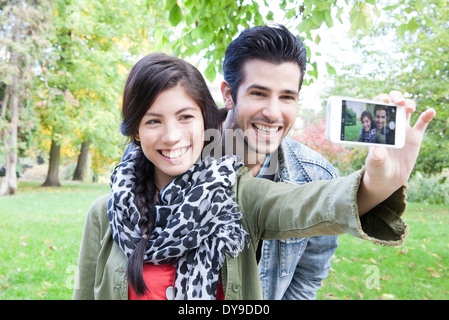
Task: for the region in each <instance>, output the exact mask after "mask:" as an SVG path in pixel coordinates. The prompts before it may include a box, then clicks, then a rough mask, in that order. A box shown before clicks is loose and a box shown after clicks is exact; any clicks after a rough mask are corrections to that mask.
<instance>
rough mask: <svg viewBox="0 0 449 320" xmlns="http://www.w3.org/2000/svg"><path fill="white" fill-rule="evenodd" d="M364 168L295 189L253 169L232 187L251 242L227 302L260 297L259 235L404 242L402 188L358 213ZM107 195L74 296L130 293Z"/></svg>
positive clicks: (87, 241)
mask: <svg viewBox="0 0 449 320" xmlns="http://www.w3.org/2000/svg"><path fill="white" fill-rule="evenodd" d="M362 174H363V171H358V172H355V173H353V174H351V175H349V176H348V177H345V178H337V179H334V180H330V181H314V182H310V183H307V184H305V185H303V186H300V187H297V186H293V185H290V184H287V183H273V182H271V181H268V180H265V179H254V178H253V177H252V175H251V173H250V172H249V171H248V170H244V172H242V173H241V175H239V177H238V180H237V182H236V184H235V185H234V186H233V191H234V192H235V195H236V199H237V202H238V203H239V205H240V208H241V212H242V224H243V227H244V228H245V229H246V230H247V231H248V233H249V234H250V236H251V238H252V243H251V244H250V245H249V247H248V248H246V249H245V250H244V251H242V252H241V253H240V254H239V256H238V257H237V258H235V259H233V258H227V259H226V262H225V264H224V265H223V268H222V270H221V274H222V281H223V290H224V293H225V299H226V300H233V299H239V300H241V299H247V300H255V299H262V291H261V287H260V280H259V273H258V269H257V261H256V249H257V243H258V241H259V240H260V239H262V240H264V239H285V238H291V237H310V236H318V235H337V234H343V233H350V234H352V235H354V236H356V237H359V238H363V239H366V240H369V241H371V242H373V243H375V244H379V245H386V246H399V245H402V244H403V242H404V239H405V237H406V236H407V230H408V227H407V225H406V224H405V222H404V221H402V220H401V219H400V216H401V215H402V213H403V212H404V211H405V188H404V187H402V188H400V189H399V190H398V191H396V192H395V193H394V194H393V195H392V196H390V198H388V199H387V200H385V201H384V202H383V203H382V204H380V205H378V206H377V207H376V208H374V209H373V210H372V211H370V212H369V213H367V214H366V215H364V216H363V217H362V219H359V216H358V210H357V202H356V201H357V200H356V197H357V190H358V186H359V184H360V179H361V176H362ZM108 198H109V195H104V196H102V197H100V198H98V199H97V200H96V201H95V202H94V203H93V205H92V206H91V208H90V210H89V213H88V215H87V219H86V224H85V227H84V233H83V237H82V241H81V248H80V254H79V262H78V269H77V275H76V279H75V289H74V292H73V298H74V299H128V283H127V280H126V277H125V268H126V261H127V258H126V256H125V255H124V253H123V252H122V250H121V249H120V248H119V247H118V246H117V244H116V243H115V242H114V241H113V239H112V236H111V230H110V228H109V220H108V217H107V213H106V211H107V210H106V209H107V203H108Z"/></svg>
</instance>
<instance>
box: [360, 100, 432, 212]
mask: <svg viewBox="0 0 449 320" xmlns="http://www.w3.org/2000/svg"><path fill="white" fill-rule="evenodd" d="M375 100H378V101H383V102H393V103H394V104H396V105H398V106H402V107H405V108H407V128H406V135H405V146H404V148H402V149H393V148H384V147H381V146H379V147H378V146H376V147H373V148H372V149H370V152H369V154H368V157H367V158H366V161H365V167H366V171H365V173H364V175H363V179H362V183H361V185H360V188H359V192H358V198H357V204H358V206H359V214H360V215H362V214H365V213H367V212H368V211H369V210H371V209H372V208H374V207H375V206H376V205H378V204H379V203H381V202H382V201H384V200H385V199H387V198H388V197H389V196H390V195H391V194H392V193H393V192H394V191H396V190H397V189H399V188H400V187H401V186H402V185H404V184H405V183H406V182H407V181H408V179H409V177H410V174H411V173H412V170H413V167H414V166H415V163H416V159H417V157H418V154H419V149H420V148H421V142H422V139H423V136H424V132H425V130H426V128H427V125H428V124H429V123H430V121H431V120H432V119H433V117H434V116H435V115H436V112H435V110H434V109H432V108H430V109H428V110H426V111H424V112H423V113H422V114H421V115H420V116H419V119H418V121H416V123H415V125H414V126H413V127H411V126H410V117H411V114H412V113H413V112H414V111H415V109H416V104H415V102H414V101H412V100H409V99H405V98H404V96H403V95H402V93H400V92H399V91H391V92H390V94H389V95H387V94H380V95H378V96H377V97H376V98H375Z"/></svg>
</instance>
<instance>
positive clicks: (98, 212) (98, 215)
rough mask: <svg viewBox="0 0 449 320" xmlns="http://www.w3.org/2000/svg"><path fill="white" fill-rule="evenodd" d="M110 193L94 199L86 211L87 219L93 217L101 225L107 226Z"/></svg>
mask: <svg viewBox="0 0 449 320" xmlns="http://www.w3.org/2000/svg"><path fill="white" fill-rule="evenodd" d="M110 196H111V194H110V193H107V194H104V195H101V196H99V197H98V198H97V199H95V200H94V202H93V203H92V205H91V206H90V209H89V212H88V213H87V215H88V217H87V219H91V220H92V219H95V220H96V221H97V222H98V223H99V224H100V225H101V226H108V225H109V219H108V212H107V211H108V202H109V198H110Z"/></svg>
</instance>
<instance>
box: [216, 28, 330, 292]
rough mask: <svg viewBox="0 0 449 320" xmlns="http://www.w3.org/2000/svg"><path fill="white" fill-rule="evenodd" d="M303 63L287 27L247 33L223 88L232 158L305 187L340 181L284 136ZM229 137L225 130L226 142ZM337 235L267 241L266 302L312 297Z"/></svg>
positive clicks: (229, 53)
mask: <svg viewBox="0 0 449 320" xmlns="http://www.w3.org/2000/svg"><path fill="white" fill-rule="evenodd" d="M306 61H307V56H306V49H305V48H304V45H303V43H302V41H301V40H300V39H299V38H297V37H295V36H294V35H293V34H292V33H290V31H288V30H287V29H286V28H285V27H284V26H273V27H270V26H259V27H254V28H250V29H246V30H244V31H243V32H242V33H241V34H240V36H239V37H238V38H236V39H235V40H234V41H233V42H232V43H231V44H230V45H229V47H228V48H227V50H226V56H225V59H224V62H223V74H224V82H223V83H222V86H221V90H222V94H223V99H224V103H225V107H226V108H227V109H228V110H229V112H228V114H227V118H226V120H225V123H224V129H234V130H236V129H240V130H236V132H239V133H240V134H236V137H237V138H236V140H237V142H236V143H235V145H236V147H235V148H234V153H235V154H237V155H240V156H242V158H244V161H245V164H246V165H247V166H248V167H249V168H250V169H251V171H252V173H253V175H254V176H255V177H260V178H267V179H271V180H273V181H276V182H288V183H293V184H296V185H301V184H304V183H307V182H310V181H313V180H324V179H332V178H335V177H337V176H338V172H337V170H336V169H335V168H334V167H333V166H332V165H331V164H330V163H329V162H328V161H327V160H326V159H324V158H323V157H322V156H321V155H320V154H318V153H317V152H315V151H313V150H311V149H309V148H307V147H306V146H304V145H302V144H300V143H298V142H296V141H294V140H293V139H291V138H289V137H286V135H287V133H288V132H289V130H290V129H291V127H292V126H293V124H294V122H295V119H296V113H297V105H298V94H299V91H300V89H301V85H302V81H303V76H304V73H305V69H306ZM225 132H226V130H225ZM228 140H229V139H228ZM228 140H227V139H226V133H224V134H223V143H224V144H226V143H229V141H228ZM242 150H243V152H242ZM239 153H243V154H242V155H241V154H239ZM337 238H338V237H337V236H321V237H313V238H301V239H299V238H295V239H287V240H266V241H263V245H262V246H261V245H259V250H261V251H260V262H259V272H260V278H261V283H262V291H263V296H264V299H270V300H271V299H276V300H279V299H315V298H316V294H317V290H318V289H319V288H320V287H321V282H322V281H323V280H324V279H325V278H326V277H327V275H328V271H329V268H330V258H331V257H332V255H333V254H334V252H335V250H336V249H337Z"/></svg>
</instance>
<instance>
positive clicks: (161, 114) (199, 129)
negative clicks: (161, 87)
mask: <svg viewBox="0 0 449 320" xmlns="http://www.w3.org/2000/svg"><path fill="white" fill-rule="evenodd" d="M136 140H137V141H140V144H141V147H142V151H143V153H144V154H145V156H146V157H147V158H148V160H150V161H151V162H152V163H153V164H154V182H155V184H156V186H157V187H158V188H159V190H160V189H162V188H163V187H164V186H165V185H167V184H168V183H170V181H172V180H173V179H174V178H175V177H177V176H179V175H181V174H183V173H184V172H186V171H187V170H188V169H189V168H190V167H191V166H192V165H193V164H194V163H195V162H196V161H197V160H198V158H199V157H200V155H201V152H202V150H203V146H204V122H203V116H202V113H201V109H200V107H199V106H198V105H197V104H196V103H195V101H194V100H193V99H191V98H190V97H189V96H188V95H187V92H186V91H185V89H184V87H182V86H179V85H178V86H176V87H173V88H171V89H167V90H165V91H163V92H161V93H160V94H159V96H158V97H157V99H156V100H155V101H154V103H153V104H152V105H151V106H150V108H149V109H148V111H147V112H146V114H145V115H144V116H143V118H142V120H141V122H140V125H139V130H138V133H137V135H136Z"/></svg>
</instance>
